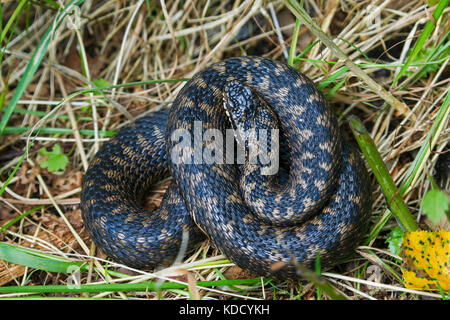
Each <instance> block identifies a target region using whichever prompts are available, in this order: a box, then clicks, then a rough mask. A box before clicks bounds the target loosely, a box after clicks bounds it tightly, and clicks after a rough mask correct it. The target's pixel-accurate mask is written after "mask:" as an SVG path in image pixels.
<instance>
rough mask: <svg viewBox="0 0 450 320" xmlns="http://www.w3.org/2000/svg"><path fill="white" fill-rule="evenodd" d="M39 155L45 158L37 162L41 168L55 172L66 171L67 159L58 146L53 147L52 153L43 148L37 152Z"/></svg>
mask: <svg viewBox="0 0 450 320" xmlns="http://www.w3.org/2000/svg"><path fill="white" fill-rule="evenodd" d="M39 154H41V155H44V156H47V159H46V160H44V161H41V162H39V164H40V166H41V168H47V170H48V171H51V172H55V171H60V170H64V169H66V166H67V163H68V162H69V158H68V157H67V156H66V155H65V154H63V153H62V152H61V147H60V145H59V144H55V145H54V146H53V149H52V151H47V150H46V149H45V148H42V149H41V150H39Z"/></svg>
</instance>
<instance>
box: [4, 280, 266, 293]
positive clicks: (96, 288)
mask: <svg viewBox="0 0 450 320" xmlns="http://www.w3.org/2000/svg"><path fill="white" fill-rule="evenodd" d="M265 282H266V281H265ZM260 283H261V278H251V279H233V280H216V281H198V282H197V286H198V287H218V286H233V285H257V284H260ZM187 287H188V285H187V284H184V283H177V282H163V283H160V282H153V281H149V282H144V283H107V284H81V285H78V286H73V285H72V286H68V285H48V286H45V285H44V286H10V287H0V292H1V293H12V292H14V293H25V292H34V293H56V292H71V293H81V292H115V291H123V292H125V291H157V290H158V291H159V290H170V289H186V288H187Z"/></svg>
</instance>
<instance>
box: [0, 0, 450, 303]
mask: <svg viewBox="0 0 450 320" xmlns="http://www.w3.org/2000/svg"><path fill="white" fill-rule="evenodd" d="M53 3H54V4H56V3H57V4H59V5H60V6H62V7H64V6H65V5H67V4H68V3H69V1H63V0H60V1H58V2H53V1H48V2H42V4H41V5H36V4H35V3H33V4H31V5H30V6H29V7H27V6H25V8H27V9H26V10H28V13H27V11H23V12H22V13H21V14H20V15H19V18H18V19H17V25H16V26H15V31H16V32H15V33H14V35H13V36H12V37H11V38H10V41H9V43H8V44H7V45H6V46H5V43H7V41H6V40H5V41H4V42H3V43H2V50H3V49H5V50H4V51H3V52H4V55H3V58H2V61H1V68H2V69H1V70H2V72H1V81H2V82H1V84H0V86H1V87H0V89H1V92H2V95H1V100H0V102H2V101H3V102H4V103H3V104H4V106H3V109H2V110H1V111H2V112H3V114H2V117H3V116H4V114H5V112H4V111H5V109H6V105H7V104H8V102H9V101H10V100H11V99H12V98H13V95H14V92H15V90H16V88H17V87H18V84H19V81H20V80H21V79H22V78H23V77H24V73H25V68H26V66H27V64H28V63H29V61H30V57H31V54H33V53H35V52H36V50H37V48H38V43H39V41H40V40H41V39H42V38H43V37H44V34H45V32H46V31H47V30H48V29H49V28H50V25H51V23H52V22H53V20H54V19H55V16H56V14H57V11H56V9H55V8H54V7H52V4H53ZM17 4H18V2H6V3H3V4H2V11H3V12H2V15H3V24H4V25H5V23H6V21H8V19H9V17H10V16H11V15H12V14H13V12H14V10H15V8H16V7H17ZM271 5H272V6H273V7H272V8H271V7H270V6H271ZM304 7H305V8H306V9H307V12H308V13H309V15H310V16H312V17H313V19H314V21H315V23H316V24H317V25H318V26H319V27H320V28H321V30H322V31H323V32H324V33H325V34H326V35H327V36H328V37H329V38H330V39H333V40H334V43H335V44H336V45H337V46H338V47H339V48H340V50H341V51H342V54H344V57H346V59H347V61H346V60H345V59H343V58H342V57H339V55H338V54H336V52H334V51H333V50H332V49H330V48H329V47H328V46H326V45H325V44H323V42H318V43H317V44H315V45H314V46H312V47H311V46H310V45H312V44H314V43H315V41H316V40H317V38H316V34H315V33H314V32H311V30H310V29H309V28H308V27H306V26H305V25H301V26H300V29H299V33H298V34H299V38H298V42H297V44H296V50H295V54H296V55H299V54H300V53H302V52H304V55H302V56H301V59H299V60H298V62H299V63H298V64H296V67H297V68H298V69H299V70H300V71H301V72H303V73H305V74H306V75H308V76H309V77H310V78H311V79H313V80H314V81H315V82H316V83H318V84H322V86H321V88H322V90H323V92H324V93H325V94H327V96H328V98H329V100H330V102H331V104H332V106H333V107H334V108H335V110H336V113H337V114H338V116H339V119H340V121H341V123H342V126H343V127H344V129H345V131H347V132H350V130H349V129H348V125H347V122H346V121H345V119H346V117H347V116H348V115H357V116H358V117H359V118H361V119H362V120H363V122H364V124H365V126H366V127H367V128H368V129H369V131H370V134H371V136H372V137H373V139H374V141H375V143H376V145H377V147H378V150H379V151H380V153H381V155H382V157H383V159H384V161H385V163H386V164H387V166H388V169H389V170H390V172H391V175H392V177H393V179H394V181H395V182H396V184H397V186H400V185H401V184H402V182H403V181H405V179H406V178H408V177H407V174H408V169H409V168H410V167H411V164H412V163H413V160H414V159H415V156H416V155H417V152H418V150H419V148H420V147H421V146H422V145H423V144H424V143H425V141H426V137H427V134H428V133H429V131H430V128H431V127H432V124H433V121H434V119H435V118H436V115H437V113H438V112H439V110H440V108H441V106H442V105H443V101H444V98H445V96H446V94H447V93H448V87H449V77H448V75H449V69H448V62H449V57H448V51H447V55H444V56H440V57H436V58H434V59H432V63H430V64H429V65H430V70H429V71H428V73H427V74H426V75H424V76H417V74H414V72H415V71H417V70H418V69H419V68H420V67H421V66H422V65H420V64H417V63H416V64H413V65H411V66H410V67H409V68H408V73H406V74H404V76H403V77H401V78H400V81H399V82H397V83H394V79H395V77H396V75H397V74H398V72H400V69H401V66H402V64H403V63H404V62H405V61H406V58H407V55H408V53H409V52H411V50H412V48H413V46H414V43H415V41H416V39H417V37H418V36H419V35H420V33H421V30H422V29H423V24H424V22H425V21H426V20H427V19H429V18H430V15H431V14H432V12H433V9H434V7H428V6H427V4H426V3H424V1H415V0H413V1H411V0H396V1H390V0H385V1H381V0H380V1H363V2H361V1H352V0H329V1H312V0H311V1H309V0H306V1H304ZM80 8H81V14H82V15H81V19H80V21H79V23H80V24H79V25H77V23H76V22H75V26H76V27H73V26H74V24H72V23H71V22H70V21H69V20H68V19H66V20H64V21H63V24H62V25H61V26H60V27H59V28H57V29H55V30H54V31H53V33H52V35H51V40H50V42H49V45H48V47H47V48H46V51H44V52H42V53H41V54H42V56H43V61H42V63H41V65H40V67H39V68H38V69H37V71H36V72H35V73H34V74H33V76H32V78H31V79H30V83H29V84H28V85H27V87H26V88H25V91H24V93H23V95H22V96H21V97H20V100H19V101H18V103H17V105H16V109H17V110H16V111H15V112H13V113H12V116H11V118H10V119H9V120H8V123H7V128H6V131H5V134H4V136H3V141H2V142H1V145H0V187H3V186H4V185H5V184H7V186H6V188H5V190H4V192H3V193H2V194H1V197H0V200H1V201H0V224H1V225H4V224H5V223H6V222H8V221H9V220H10V219H12V218H14V217H17V216H18V215H20V214H23V213H24V212H27V211H28V210H32V209H36V208H37V209H36V210H35V212H33V213H31V214H29V215H28V216H26V217H24V218H23V219H20V220H19V221H18V222H17V223H15V224H13V225H12V226H10V227H9V228H8V229H6V230H5V231H4V232H3V233H2V234H1V240H2V241H3V242H8V243H15V244H19V245H21V246H26V247H32V248H36V249H38V250H40V251H42V252H49V253H52V254H54V255H58V256H62V257H67V258H71V259H76V260H82V261H85V262H86V263H87V264H89V265H93V266H96V267H98V269H96V270H95V271H89V272H83V273H82V283H102V282H104V281H105V280H106V279H108V281H109V282H111V283H114V282H124V281H125V282H133V281H136V282H138V281H142V280H144V279H149V278H154V277H157V278H160V279H165V280H170V279H168V278H167V277H168V276H170V275H173V270H172V271H171V270H163V271H160V272H158V273H156V274H152V273H148V272H141V271H137V270H135V271H134V273H132V274H133V277H125V278H124V277H122V276H120V275H118V274H114V273H113V272H112V270H119V271H121V272H123V273H130V271H129V270H128V269H127V268H125V267H123V266H122V267H119V266H118V267H114V264H111V263H110V264H109V265H108V271H110V272H108V273H107V274H105V272H104V267H105V265H106V264H105V261H104V260H102V258H103V259H104V258H105V256H104V255H103V254H102V253H101V252H97V251H95V250H94V247H93V246H92V245H91V241H90V239H89V237H88V236H87V235H86V232H85V230H84V228H83V224H82V221H81V216H80V209H79V195H80V183H81V177H82V174H83V172H84V171H85V170H86V169H87V167H88V163H89V160H90V159H91V158H92V156H93V155H94V154H95V152H96V151H97V150H98V148H99V146H100V145H101V143H102V142H104V141H106V140H107V137H106V136H105V131H107V130H113V131H116V130H118V129H119V128H120V127H122V126H125V125H126V124H128V123H129V121H130V118H132V119H134V118H136V117H138V116H139V117H140V116H143V115H146V114H148V113H149V112H152V110H155V108H164V107H167V106H170V103H171V101H173V100H174V97H175V96H176V94H177V92H178V90H179V89H180V88H181V87H182V85H183V83H180V82H165V83H156V84H150V83H148V82H146V81H150V80H162V79H182V78H188V77H190V76H192V75H193V74H194V73H195V72H197V71H199V70H201V69H202V68H204V67H205V66H207V65H208V64H210V63H212V62H215V61H219V60H222V59H224V58H227V57H231V56H239V55H260V56H265V57H270V58H273V59H277V60H282V61H287V59H288V56H287V54H288V53H289V50H290V45H291V41H292V36H293V32H294V27H295V17H294V15H293V14H292V13H291V12H290V11H289V9H288V8H287V7H286V5H285V4H284V3H283V2H282V1H274V2H272V3H269V2H268V1H258V0H255V1H250V0H247V1H236V2H234V3H228V2H223V1H215V0H212V1H210V0H208V1H199V2H197V1H190V0H188V1H178V0H175V1H172V0H167V1H163V0H162V1H161V2H158V1H144V0H139V1H89V0H88V1H85V2H84V3H83V5H82V6H81V7H80ZM448 15H449V8H448V7H447V8H446V10H445V11H444V13H443V18H441V19H440V20H439V22H438V24H437V26H436V28H435V29H434V31H433V32H432V33H431V35H430V36H429V37H428V39H427V40H426V43H425V45H424V48H436V47H438V45H439V44H440V43H441V42H442V41H444V42H445V41H447V42H448V39H447V40H445V38H444V37H445V36H447V37H448V31H449V27H450V23H449V20H448ZM72 18H74V16H72ZM446 18H447V19H446ZM447 45H448V43H447ZM427 54H428V56H427V55H426V57H429V52H428V53H427ZM349 61H350V62H351V63H353V64H356V65H358V66H359V68H360V70H361V71H362V72H363V73H364V75H365V76H368V77H370V79H373V81H374V82H375V83H376V84H377V85H379V86H380V88H382V89H383V90H384V91H385V94H384V93H383V94H380V92H381V91H377V90H375V89H374V88H372V87H371V86H370V85H368V83H367V82H365V81H364V78H362V77H360V76H358V75H357V74H355V73H354V72H352V71H349V68H347V66H348V62H349ZM416 62H422V61H416ZM431 66H432V68H431ZM343 68H346V69H343ZM350 70H352V69H351V68H350ZM333 75H338V77H337V78H336V79H333V81H332V82H331V83H330V84H328V85H326V82H325V81H326V80H327V79H328V78H329V77H333ZM98 79H105V80H106V81H107V82H108V83H109V85H110V86H113V85H123V86H117V87H114V88H112V89H108V90H105V92H104V93H105V95H100V94H98V92H95V91H94V92H92V91H91V92H81V91H82V90H84V89H87V88H90V87H92V84H93V83H98V82H96V81H97V80H98ZM142 81H144V83H139V84H136V85H133V84H130V83H133V82H142ZM72 93H76V94H75V95H71V94H72ZM67 97H69V98H70V99H68V100H65V102H66V103H63V104H58V103H60V102H61V101H62V99H64V98H67ZM391 98H392V99H395V101H398V103H399V105H400V106H402V107H401V108H394V107H392V101H394V100H389V99H391ZM388 103H391V104H388ZM55 105H56V106H55ZM19 109H20V110H22V111H20V110H19ZM399 110H400V111H399ZM34 111H40V112H41V113H37V112H34ZM53 115H56V116H53ZM32 127H34V128H35V129H38V128H58V129H70V131H69V132H66V131H62V130H60V131H58V132H56V133H49V131H45V130H42V131H40V132H37V131H36V130H34V131H30V130H25V129H23V128H32ZM86 130H90V131H86ZM30 137H31V138H34V142H33V143H32V145H31V147H30V150H29V152H28V156H27V157H26V158H25V159H24V160H23V161H22V162H21V159H22V155H23V154H24V152H25V150H26V146H27V145H28V143H29V142H30ZM448 141H449V130H448V128H447V127H446V126H444V130H443V131H442V132H441V133H440V135H439V138H438V139H437V141H436V143H435V145H434V148H433V149H432V152H431V153H430V154H429V156H428V157H427V158H426V159H425V160H424V161H423V166H422V168H421V170H420V171H419V173H417V176H416V177H415V179H414V181H413V183H412V184H411V185H410V187H409V188H408V190H406V192H404V193H403V197H404V200H405V201H406V204H407V206H408V208H409V210H410V212H411V213H412V214H413V215H414V216H415V217H417V220H418V221H419V224H420V226H421V227H423V228H430V227H434V226H432V225H431V224H430V223H428V221H427V219H425V218H424V217H423V216H422V214H421V211H420V200H421V199H422V197H423V195H424V194H425V192H426V191H427V190H428V189H429V188H430V179H429V178H428V175H433V176H435V177H437V178H436V179H437V180H438V182H439V183H440V186H441V188H446V189H448V187H449V179H448V171H447V172H445V171H444V173H439V172H437V171H438V170H437V168H438V167H439V166H440V165H441V162H442V163H444V167H445V165H446V166H447V169H448V162H449V160H448V159H449V158H448ZM55 143H58V144H60V145H61V147H62V148H63V150H64V153H65V154H66V155H67V156H68V157H69V163H68V165H67V167H66V169H65V171H64V173H63V174H57V173H51V172H49V171H47V170H46V169H42V168H40V166H39V165H38V162H39V157H40V156H39V154H38V151H39V150H40V149H41V148H42V147H46V148H47V149H48V150H50V149H51V147H52V146H53V145H54V144H55ZM446 152H447V154H445V153H446ZM438 159H440V160H439V161H440V164H439V165H438V166H436V163H437V161H438ZM18 163H20V169H19V170H18V171H17V172H16V173H15V174H14V176H13V177H12V179H11V180H10V181H9V182H7V183H6V181H7V179H8V177H10V175H11V173H12V172H13V170H14V168H15V167H16V165H17V164H18ZM166 185H167V184H162V185H161V186H160V187H158V190H156V191H155V193H154V198H156V204H157V203H158V199H160V198H161V197H162V194H163V192H164V186H166ZM373 195H374V205H373V214H372V218H373V219H372V226H373V229H372V231H373V230H374V229H375V226H378V225H380V223H382V224H381V229H380V230H379V233H377V234H376V236H375V237H374V238H373V239H372V240H371V241H370V242H369V243H367V244H366V245H365V246H361V247H359V248H358V249H357V254H356V255H354V256H353V258H352V259H350V260H349V261H348V262H346V263H344V264H341V265H339V266H337V267H335V268H334V269H333V270H331V271H330V272H329V273H325V274H324V276H325V277H326V278H327V279H329V281H330V282H331V283H332V284H333V285H334V286H335V287H336V288H337V289H339V290H341V291H342V292H343V293H345V295H347V296H348V297H350V298H353V299H374V298H375V299H421V298H430V297H431V298H437V299H439V298H441V296H440V295H439V294H436V293H427V292H421V291H414V290H407V289H405V288H404V286H403V284H402V282H401V272H400V265H401V258H400V257H397V256H394V255H393V254H392V253H390V252H389V250H388V249H387V244H386V242H385V240H386V238H387V236H388V234H389V232H390V231H391V230H392V229H393V228H394V227H396V226H397V222H396V221H395V219H394V218H390V219H388V220H384V217H386V216H387V214H388V213H387V204H386V202H385V199H384V196H383V194H382V192H381V190H380V187H379V186H378V184H377V183H376V182H375V181H374V183H373ZM38 206H42V207H38ZM91 258H92V259H91ZM205 259H206V260H205ZM206 262H210V263H212V265H211V264H206ZM232 265H233V264H232V263H229V261H227V260H226V258H225V257H223V256H221V255H220V253H219V252H217V251H216V250H215V249H214V248H212V247H210V244H209V242H205V243H204V244H203V245H202V246H201V247H200V248H199V249H198V250H197V251H196V252H195V253H194V254H193V255H192V256H189V257H186V259H185V260H184V261H183V263H182V264H181V265H179V266H177V268H178V269H182V270H183V271H181V273H180V271H179V270H178V271H177V272H178V276H176V277H175V280H177V279H178V280H181V281H187V280H189V279H190V277H193V278H194V279H197V280H211V281H212V280H216V279H220V276H221V275H222V273H224V274H225V275H226V276H227V277H228V278H239V277H250V276H248V275H245V274H242V273H241V271H240V270H236V268H234V267H231V266H232ZM127 270H128V271H127ZM186 270H189V271H186ZM169 271H170V272H169ZM178 280H177V281H178ZM170 281H174V280H173V278H172V280H170ZM66 283H67V275H66V274H64V273H54V272H46V271H40V270H38V271H32V269H31V268H25V267H21V266H17V265H13V264H10V263H7V262H4V261H0V285H32V284H33V285H39V284H66ZM190 283H191V287H190V289H191V294H196V293H197V294H199V295H200V296H201V297H202V298H203V299H228V298H231V297H233V296H237V297H239V298H248V299H272V298H273V299H298V298H301V299H317V298H318V295H319V297H322V299H326V298H327V297H326V296H324V295H323V294H320V293H318V291H317V289H316V287H315V286H314V285H312V284H311V283H308V282H305V281H303V282H301V283H287V282H272V283H271V284H266V285H265V286H263V287H261V286H256V287H252V288H249V289H248V290H247V289H245V290H236V289H233V288H228V287H225V288H215V289H210V288H200V287H197V288H196V289H195V287H194V286H192V281H191V282H190ZM187 292H188V291H186V290H163V291H161V292H160V293H159V294H158V295H157V294H156V293H152V292H148V293H140V292H128V293H117V292H113V293H110V292H105V293H98V294H96V295H95V297H121V298H125V297H127V298H136V299H139V298H146V297H150V298H156V297H158V298H163V299H177V298H184V297H186V296H187V295H188V293H187ZM49 295H50V296H52V295H57V296H66V295H67V294H56V293H42V294H41V296H49Z"/></svg>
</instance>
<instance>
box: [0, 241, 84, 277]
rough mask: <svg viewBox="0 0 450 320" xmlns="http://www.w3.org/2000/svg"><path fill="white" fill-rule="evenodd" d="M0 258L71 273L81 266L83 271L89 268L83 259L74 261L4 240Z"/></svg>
mask: <svg viewBox="0 0 450 320" xmlns="http://www.w3.org/2000/svg"><path fill="white" fill-rule="evenodd" d="M0 259H2V260H5V261H8V262H11V263H15V264H20V265H23V266H27V267H30V268H34V269H39V270H45V271H49V272H64V273H71V272H73V271H75V270H76V269H78V268H81V271H85V270H87V266H84V265H83V262H81V261H72V260H69V259H64V258H60V257H56V256H54V255H50V254H46V253H42V252H39V251H37V250H33V249H29V248H24V247H18V246H15V245H12V244H9V243H4V242H0Z"/></svg>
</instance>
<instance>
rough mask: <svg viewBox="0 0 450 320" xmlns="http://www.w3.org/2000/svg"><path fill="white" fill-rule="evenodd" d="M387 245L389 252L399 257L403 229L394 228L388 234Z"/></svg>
mask: <svg viewBox="0 0 450 320" xmlns="http://www.w3.org/2000/svg"><path fill="white" fill-rule="evenodd" d="M386 242H387V243H388V244H389V245H388V248H389V251H390V252H392V253H393V254H396V255H400V253H401V247H402V242H403V229H402V228H400V227H395V228H394V229H392V230H391V232H389V237H388V238H387V239H386Z"/></svg>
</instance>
